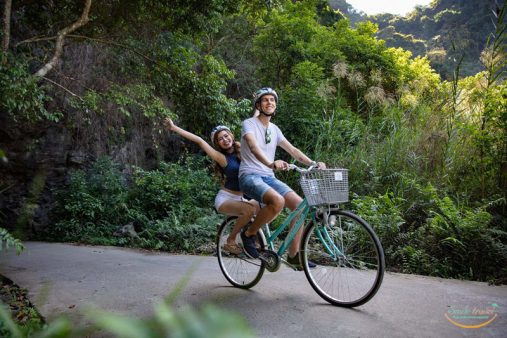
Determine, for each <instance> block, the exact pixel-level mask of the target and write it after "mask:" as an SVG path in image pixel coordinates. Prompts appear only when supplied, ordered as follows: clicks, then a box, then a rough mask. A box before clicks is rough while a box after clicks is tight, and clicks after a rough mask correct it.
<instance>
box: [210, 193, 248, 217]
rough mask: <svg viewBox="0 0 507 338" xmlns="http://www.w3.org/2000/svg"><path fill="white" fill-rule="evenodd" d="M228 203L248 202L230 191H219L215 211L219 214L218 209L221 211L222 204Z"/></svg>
mask: <svg viewBox="0 0 507 338" xmlns="http://www.w3.org/2000/svg"><path fill="white" fill-rule="evenodd" d="M227 201H239V202H241V201H247V200H246V199H244V198H243V196H238V195H234V194H231V193H230V192H228V191H225V190H222V189H220V190H219V191H218V194H217V196H216V197H215V210H216V211H217V212H218V209H220V207H221V206H222V204H224V202H227Z"/></svg>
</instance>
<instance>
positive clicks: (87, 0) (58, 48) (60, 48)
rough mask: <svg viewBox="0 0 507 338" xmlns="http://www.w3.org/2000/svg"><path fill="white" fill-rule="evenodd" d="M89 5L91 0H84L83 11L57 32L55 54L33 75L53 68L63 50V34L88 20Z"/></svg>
mask: <svg viewBox="0 0 507 338" xmlns="http://www.w3.org/2000/svg"><path fill="white" fill-rule="evenodd" d="M91 5H92V0H85V6H84V9H83V13H81V17H80V18H79V19H78V20H77V21H76V22H74V23H73V24H72V25H70V26H67V27H65V28H64V29H62V30H60V31H59V32H58V34H57V37H56V45H55V54H54V55H53V57H52V58H51V60H49V62H48V63H46V64H45V65H44V66H43V67H42V68H41V69H39V70H38V71H37V72H36V73H35V76H40V77H43V76H45V75H46V74H47V73H48V72H49V71H50V70H51V69H53V68H54V67H55V66H56V64H57V63H58V61H59V60H60V57H61V55H62V52H63V43H64V40H65V36H67V34H69V33H72V32H73V31H75V30H76V29H78V28H79V27H81V26H83V25H85V24H86V23H87V22H88V20H90V19H89V17H88V14H89V13H90V7H91Z"/></svg>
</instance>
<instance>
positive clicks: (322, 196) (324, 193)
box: [299, 169, 349, 205]
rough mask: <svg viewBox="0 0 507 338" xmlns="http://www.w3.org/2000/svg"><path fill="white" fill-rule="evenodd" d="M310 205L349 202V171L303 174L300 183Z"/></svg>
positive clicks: (339, 170)
mask: <svg viewBox="0 0 507 338" xmlns="http://www.w3.org/2000/svg"><path fill="white" fill-rule="evenodd" d="M299 183H300V184H301V188H302V189H303V192H304V194H305V197H306V199H307V201H308V205H319V204H337V203H343V202H347V201H348V200H349V174H348V169H321V170H312V171H309V172H304V173H301V180H300V181H299Z"/></svg>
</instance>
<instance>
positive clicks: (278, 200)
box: [239, 87, 325, 267]
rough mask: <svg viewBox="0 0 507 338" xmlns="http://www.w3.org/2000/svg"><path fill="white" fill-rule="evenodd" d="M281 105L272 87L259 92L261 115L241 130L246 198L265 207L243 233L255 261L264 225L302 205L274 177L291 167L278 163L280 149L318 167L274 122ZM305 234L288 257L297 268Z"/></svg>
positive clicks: (241, 172)
mask: <svg viewBox="0 0 507 338" xmlns="http://www.w3.org/2000/svg"><path fill="white" fill-rule="evenodd" d="M277 103H278V95H277V93H276V92H275V91H274V90H273V89H271V88H268V87H265V88H261V89H259V90H258V91H257V92H256V94H255V99H254V109H257V110H258V111H259V112H260V114H259V115H258V116H256V117H252V118H249V119H246V120H245V121H243V124H242V130H241V159H242V160H241V165H240V168H239V184H240V189H241V191H242V192H243V193H244V194H245V195H247V196H250V197H251V198H254V199H256V200H257V201H258V202H261V203H264V204H265V206H264V207H263V208H262V209H261V210H260V211H259V213H258V214H257V216H256V218H255V220H254V221H253V223H252V224H251V225H250V226H249V227H248V228H247V229H246V230H245V231H242V232H241V239H242V241H243V247H244V249H245V252H246V253H247V255H249V256H251V257H252V258H257V257H259V252H258V251H257V248H256V244H255V237H256V236H255V235H256V233H257V231H258V230H259V229H260V228H261V227H262V225H264V224H267V223H269V222H271V221H272V220H274V219H275V218H276V217H277V216H278V214H279V213H280V212H281V211H282V209H283V207H284V206H285V207H287V208H289V209H290V210H295V209H296V208H297V206H298V205H299V204H300V203H301V201H302V198H301V197H300V196H299V195H298V194H296V193H295V192H294V191H293V190H292V189H291V188H290V187H289V186H288V185H287V184H285V183H283V182H282V181H280V180H278V179H277V178H276V177H275V175H274V170H287V169H288V167H289V164H288V163H287V162H285V161H283V160H275V152H276V148H277V147H278V146H280V147H281V148H282V149H284V150H285V151H286V152H287V153H288V154H289V155H291V156H292V157H293V158H294V159H295V160H297V161H299V162H301V163H303V164H306V165H312V164H313V165H315V164H316V163H315V162H314V161H312V160H311V159H310V158H309V157H308V156H306V155H305V154H304V153H303V152H302V151H301V150H299V149H298V148H296V147H294V146H293V145H292V144H291V143H290V142H289V141H288V140H287V139H286V138H285V137H284V135H283V133H282V132H281V130H280V129H279V128H278V126H276V125H275V124H273V123H272V122H271V118H272V117H273V116H275V111H276V106H277ZM318 165H319V167H320V168H325V164H324V163H322V162H319V163H318ZM294 222H295V220H294V221H293V223H294ZM293 223H292V224H293ZM292 224H291V225H292ZM302 231H303V228H302V227H301V228H300V230H299V231H298V233H297V234H296V236H295V237H294V240H293V241H292V243H291V245H290V247H289V256H288V257H287V262H288V263H289V264H291V265H293V266H296V267H301V262H300V257H299V244H300V239H301V235H302Z"/></svg>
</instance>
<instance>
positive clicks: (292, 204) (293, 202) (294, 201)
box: [284, 191, 304, 257]
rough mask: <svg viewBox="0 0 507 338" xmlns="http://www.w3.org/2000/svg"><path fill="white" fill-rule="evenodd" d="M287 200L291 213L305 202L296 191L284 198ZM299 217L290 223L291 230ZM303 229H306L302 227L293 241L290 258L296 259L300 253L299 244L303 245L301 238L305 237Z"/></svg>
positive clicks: (286, 203) (286, 204) (290, 247)
mask: <svg viewBox="0 0 507 338" xmlns="http://www.w3.org/2000/svg"><path fill="white" fill-rule="evenodd" d="M284 199H285V206H286V207H287V208H289V209H290V210H291V211H294V210H296V208H297V207H298V205H299V204H300V203H301V202H302V201H303V199H302V198H301V197H299V195H298V194H296V193H295V192H294V191H291V192H289V193H287V194H286V195H285V196H284ZM298 218H299V216H298V217H295V218H294V219H293V220H292V222H291V223H290V229H292V228H293V227H294V224H295V223H296V221H297V220H298ZM303 229H304V227H300V228H299V230H298V232H297V233H296V235H295V236H294V239H293V240H292V243H291V244H290V246H289V256H290V257H294V256H295V255H296V254H297V253H298V252H299V244H300V243H301V236H302V235H303Z"/></svg>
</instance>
